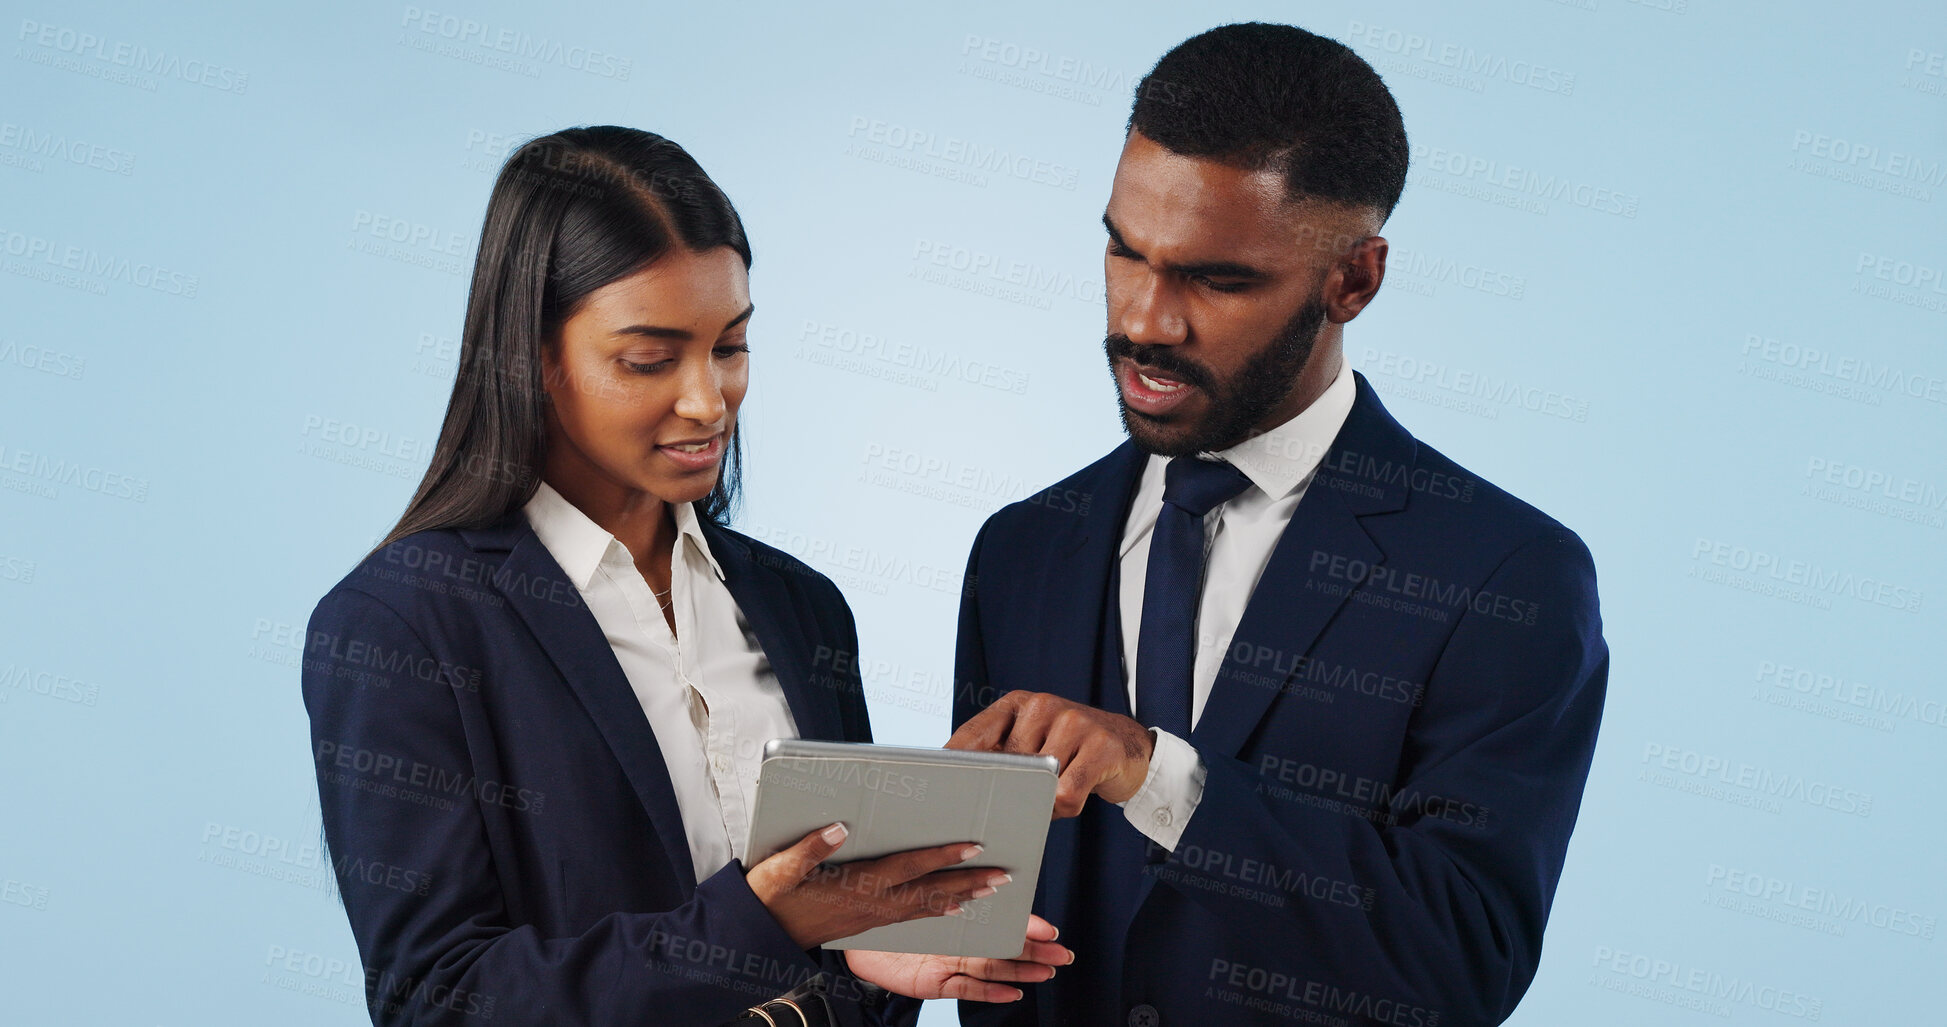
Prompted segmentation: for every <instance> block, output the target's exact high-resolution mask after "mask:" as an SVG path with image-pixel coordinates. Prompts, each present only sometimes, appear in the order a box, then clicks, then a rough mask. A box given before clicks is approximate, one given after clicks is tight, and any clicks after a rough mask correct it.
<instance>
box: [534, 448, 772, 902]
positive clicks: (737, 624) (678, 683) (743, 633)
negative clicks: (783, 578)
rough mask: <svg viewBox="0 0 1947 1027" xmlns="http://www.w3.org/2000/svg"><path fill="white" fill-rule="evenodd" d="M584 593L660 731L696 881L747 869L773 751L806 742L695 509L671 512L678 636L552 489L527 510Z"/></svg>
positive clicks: (639, 580)
mask: <svg viewBox="0 0 1947 1027" xmlns="http://www.w3.org/2000/svg"><path fill="white" fill-rule="evenodd" d="M522 512H523V513H525V514H526V515H527V522H528V523H529V524H531V525H533V527H534V534H535V535H537V536H539V537H540V540H541V544H542V545H543V546H546V547H547V550H548V553H549V554H550V555H552V556H553V557H554V560H555V562H556V563H558V564H560V565H561V569H562V570H564V571H566V572H567V573H568V578H569V580H571V581H573V582H574V584H575V588H577V589H579V590H580V592H581V597H582V600H583V601H584V602H586V603H587V604H588V610H589V612H590V613H593V614H594V615H595V622H596V623H597V624H599V625H601V628H602V634H604V635H606V636H608V643H609V645H610V646H611V647H613V648H614V650H615V659H616V661H617V662H618V663H620V664H621V665H622V673H623V674H624V675H626V676H627V677H628V679H629V687H630V688H631V689H633V690H634V691H635V696H636V700H637V701H638V702H640V703H641V704H642V712H643V714H644V715H645V716H647V717H648V718H649V726H650V728H652V729H653V730H654V731H655V733H656V745H657V746H658V747H660V748H661V749H662V754H663V762H664V763H666V764H667V765H668V767H669V783H670V786H671V787H672V788H674V789H675V792H676V806H677V808H678V809H680V810H681V811H682V814H683V833H684V834H686V835H688V842H689V849H690V860H691V861H692V862H693V863H694V864H695V866H696V879H697V880H698V881H701V880H703V879H704V878H706V877H709V876H710V875H711V874H714V873H716V872H717V871H718V870H721V869H722V868H723V865H724V864H725V863H728V862H730V860H731V859H733V858H735V859H742V858H743V856H744V843H745V842H746V841H747V840H748V836H749V834H750V813H751V807H752V805H753V804H754V803H755V801H756V798H757V770H758V764H759V763H760V762H761V761H762V756H763V748H764V743H765V742H768V741H770V740H771V739H773V738H796V737H797V736H798V727H797V722H796V721H795V720H794V719H792V716H791V707H790V704H789V703H788V702H787V701H786V700H785V698H784V690H783V689H782V688H781V687H780V686H779V685H778V681H777V675H776V674H774V673H773V672H772V670H771V661H770V660H769V659H768V658H767V657H765V655H764V650H763V649H762V648H761V647H760V646H759V645H758V644H757V636H756V635H755V634H753V633H752V632H751V629H750V622H749V621H748V620H747V619H746V618H745V617H744V612H743V611H742V610H740V609H738V608H737V603H736V600H735V599H733V598H732V597H731V595H730V589H729V588H728V587H727V586H725V585H724V583H723V568H722V567H720V566H718V564H717V560H716V557H714V556H712V555H711V554H710V546H709V543H708V542H706V541H704V538H703V533H702V532H701V531H700V530H699V529H698V528H697V522H696V511H695V510H693V509H691V507H690V504H688V503H679V504H675V505H673V506H672V507H671V513H672V515H673V516H674V517H675V520H676V541H675V549H674V552H673V553H672V554H671V556H670V561H669V589H670V594H669V598H670V607H671V611H672V613H673V614H674V616H675V620H676V632H675V634H671V633H670V630H669V623H668V622H667V621H665V620H664V619H663V611H662V606H661V605H660V604H658V603H657V602H656V596H655V593H654V592H652V591H651V590H650V588H649V583H648V582H647V581H646V580H644V579H643V577H642V572H641V571H639V570H637V569H636V565H635V558H634V557H633V556H631V555H630V553H629V549H628V547H627V546H624V545H623V544H622V543H621V541H620V540H618V539H617V538H616V537H615V536H614V535H611V534H609V533H608V531H607V530H605V529H604V528H603V527H602V526H601V525H599V524H596V523H595V522H594V521H593V520H591V519H590V518H589V516H588V515H587V514H585V513H582V512H581V510H579V509H577V508H576V507H575V505H574V504H572V503H570V502H568V500H567V499H565V498H563V496H562V495H561V493H559V492H556V491H555V490H554V489H553V488H552V487H551V486H549V485H548V484H547V483H546V482H543V483H542V484H541V487H540V489H539V490H538V491H536V492H535V493H534V498H533V499H531V500H529V501H528V503H527V505H526V506H525V507H523V508H522Z"/></svg>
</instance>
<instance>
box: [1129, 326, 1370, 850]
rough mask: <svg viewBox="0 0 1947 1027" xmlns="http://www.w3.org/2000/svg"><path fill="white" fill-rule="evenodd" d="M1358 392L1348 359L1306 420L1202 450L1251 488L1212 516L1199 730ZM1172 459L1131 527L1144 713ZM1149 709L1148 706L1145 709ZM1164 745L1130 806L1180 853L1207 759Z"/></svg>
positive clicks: (1154, 463) (1150, 472)
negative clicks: (1155, 552) (1155, 556)
mask: <svg viewBox="0 0 1947 1027" xmlns="http://www.w3.org/2000/svg"><path fill="white" fill-rule="evenodd" d="M1357 394H1358V389H1357V386H1356V385H1355V383H1354V382H1353V379H1352V372H1351V371H1350V370H1349V369H1347V367H1346V365H1345V361H1344V360H1343V359H1341V360H1340V361H1339V373H1338V376H1337V377H1335V378H1333V379H1332V384H1330V385H1328V386H1326V387H1325V391H1324V393H1322V394H1321V395H1320V396H1319V397H1318V398H1317V399H1316V400H1313V401H1312V404H1311V405H1310V406H1308V407H1306V408H1305V409H1304V410H1302V411H1300V412H1299V413H1298V415H1297V416H1296V417H1293V418H1292V419H1291V420H1289V421H1286V422H1284V423H1283V424H1281V425H1278V426H1277V427H1276V428H1273V429H1271V430H1270V431H1268V432H1266V433H1264V434H1262V435H1259V436H1256V437H1254V438H1250V439H1246V440H1245V441H1243V442H1240V443H1238V444H1237V445H1235V446H1232V447H1231V448H1229V449H1226V450H1224V451H1223V452H1221V453H1198V454H1197V456H1198V457H1201V458H1203V459H1217V458H1222V459H1224V460H1228V461H1230V463H1231V464H1232V465H1234V466H1235V467H1236V468H1237V469H1238V470H1240V471H1243V472H1244V475H1245V476H1246V477H1248V478H1250V479H1251V484H1250V485H1249V486H1247V487H1246V488H1245V489H1244V491H1243V492H1240V493H1238V494H1237V496H1236V497H1235V498H1233V499H1231V500H1230V501H1229V502H1226V503H1223V504H1220V505H1219V506H1217V508H1216V509H1213V510H1211V511H1210V512H1209V513H1207V514H1205V515H1204V518H1203V532H1204V554H1205V555H1204V571H1203V590H1202V593H1201V595H1200V597H1199V599H1198V602H1197V629H1196V631H1197V634H1196V639H1197V648H1196V659H1195V662H1194V664H1193V665H1192V671H1191V678H1190V682H1191V695H1190V700H1191V701H1190V725H1191V727H1193V728H1194V727H1195V726H1196V723H1197V719H1198V718H1200V717H1202V716H1203V707H1204V705H1205V704H1206V703H1207V702H1209V700H1210V689H1211V686H1212V684H1214V683H1215V682H1216V680H1217V672H1218V670H1220V669H1222V667H1223V663H1224V654H1225V653H1226V652H1227V651H1228V650H1229V649H1230V639H1231V635H1232V634H1234V633H1235V632H1236V631H1237V625H1238V622H1239V621H1241V620H1243V619H1244V607H1245V605H1246V604H1248V603H1249V602H1250V598H1251V592H1252V591H1253V590H1254V589H1256V588H1257V579H1258V577H1259V576H1260V575H1262V574H1263V573H1264V567H1265V564H1267V563H1269V562H1270V561H1271V550H1272V549H1273V548H1274V547H1276V546H1277V544H1278V537H1279V536H1281V535H1283V534H1284V529H1285V525H1287V524H1289V523H1291V513H1292V511H1294V510H1296V509H1298V502H1299V500H1301V499H1304V498H1305V489H1306V488H1307V487H1308V486H1309V485H1310V484H1311V480H1312V476H1313V474H1314V473H1315V472H1316V471H1317V470H1318V465H1319V463H1320V462H1321V461H1322V460H1324V459H1325V451H1326V450H1327V449H1329V448H1330V447H1331V445H1332V440H1333V439H1335V438H1337V437H1338V434H1339V429H1340V428H1341V427H1343V426H1344V425H1345V418H1346V415H1347V414H1349V413H1351V412H1352V400H1353V398H1354V397H1355V396H1357ZM1168 465H1169V459H1168V458H1167V457H1161V456H1156V455H1154V454H1151V456H1150V457H1149V461H1148V463H1147V464H1145V465H1144V467H1143V476H1142V483H1141V484H1140V485H1139V486H1138V488H1137V490H1136V498H1135V500H1134V502H1133V503H1132V504H1131V505H1130V507H1129V519H1128V520H1127V521H1126V522H1124V524H1123V527H1122V548H1121V551H1120V552H1121V571H1122V588H1121V592H1120V594H1119V596H1118V599H1119V600H1120V604H1121V615H1122V670H1123V680H1124V682H1125V684H1126V685H1127V686H1128V688H1129V708H1130V709H1132V710H1134V709H1136V643H1137V641H1138V640H1139V638H1140V635H1141V630H1142V619H1143V583H1144V581H1145V579H1146V578H1147V577H1148V575H1149V540H1150V536H1151V535H1152V533H1153V531H1154V529H1155V527H1156V516H1157V514H1159V513H1161V512H1162V509H1163V471H1164V468H1165V467H1167V466H1168ZM1138 712H1139V713H1140V711H1138ZM1152 733H1153V734H1154V735H1155V736H1156V749H1155V752H1154V753H1153V754H1152V755H1151V756H1150V759H1149V774H1148V776H1147V777H1145V778H1144V779H1143V784H1142V788H1140V789H1139V790H1138V791H1137V792H1136V794H1135V795H1133V796H1130V798H1129V799H1128V800H1127V801H1126V802H1124V803H1122V810H1123V813H1124V814H1125V815H1126V816H1128V818H1129V822H1130V823H1131V824H1133V825H1135V827H1136V829H1137V830H1139V831H1141V832H1142V833H1143V834H1145V835H1148V836H1149V838H1150V840H1152V841H1154V842H1156V844H1158V845H1161V846H1163V847H1165V848H1167V849H1169V850H1171V851H1175V849H1176V843H1177V842H1178V841H1179V840H1181V839H1182V837H1183V828H1184V826H1185V825H1187V824H1188V823H1189V822H1190V815H1191V814H1192V813H1195V812H1196V808H1197V802H1198V800H1200V799H1202V798H1203V783H1204V778H1205V770H1204V766H1203V760H1202V759H1201V758H1200V757H1199V756H1198V755H1197V751H1196V749H1195V748H1193V747H1192V746H1191V745H1190V743H1189V742H1188V741H1186V740H1184V739H1182V738H1178V737H1177V736H1175V735H1173V734H1170V733H1169V732H1167V731H1156V730H1154V729H1152Z"/></svg>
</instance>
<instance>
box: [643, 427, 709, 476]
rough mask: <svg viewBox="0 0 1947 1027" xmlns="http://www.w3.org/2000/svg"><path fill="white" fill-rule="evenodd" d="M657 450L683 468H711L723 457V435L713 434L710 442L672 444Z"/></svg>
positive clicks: (700, 469) (691, 469)
mask: <svg viewBox="0 0 1947 1027" xmlns="http://www.w3.org/2000/svg"><path fill="white" fill-rule="evenodd" d="M656 452H658V453H661V454H662V455H663V456H664V457H665V458H667V459H668V460H669V462H670V463H673V464H675V465H676V466H678V467H680V468H682V469H683V470H686V471H704V470H709V469H710V468H712V467H715V466H716V465H717V461H719V460H721V459H723V436H721V435H716V436H712V437H711V438H710V440H709V441H708V442H704V443H701V444H697V443H683V444H678V445H672V446H657V447H656Z"/></svg>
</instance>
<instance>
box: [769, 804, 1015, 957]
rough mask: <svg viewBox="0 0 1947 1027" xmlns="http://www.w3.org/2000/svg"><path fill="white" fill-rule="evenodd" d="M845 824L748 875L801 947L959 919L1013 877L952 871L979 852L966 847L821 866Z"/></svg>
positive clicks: (814, 835)
mask: <svg viewBox="0 0 1947 1027" xmlns="http://www.w3.org/2000/svg"><path fill="white" fill-rule="evenodd" d="M845 834H846V831H845V825H844V824H833V825H832V826H830V827H827V828H825V829H824V830H822V831H813V832H812V833H810V834H808V835H805V836H804V837H803V838H801V839H799V840H798V842H797V844H795V845H793V846H791V847H790V848H788V849H785V850H784V851H782V852H780V853H778V854H777V855H775V856H772V857H771V858H769V859H767V860H765V861H763V862H762V863H759V864H757V865H756V866H754V867H751V868H750V870H749V871H748V872H746V873H745V874H744V880H746V881H747V882H749V884H750V890H751V891H752V892H755V893H756V895H757V900H758V901H759V902H762V903H763V904H764V908H765V909H768V910H770V911H771V915H772V916H773V917H776V918H777V922H778V923H779V924H780V925H782V926H783V928H784V931H785V933H786V934H789V935H790V936H791V940H792V941H793V942H796V943H797V944H798V945H799V946H800V947H802V948H807V949H808V948H812V947H813V946H817V945H823V944H824V943H826V942H828V941H835V940H837V939H839V938H848V937H851V936H852V935H854V934H857V933H859V932H860V931H866V930H870V929H872V928H874V927H884V926H885V925H887V924H897V923H903V922H905V921H907V920H917V919H919V918H921V917H928V916H942V915H953V914H957V913H959V912H960V903H961V902H962V901H964V900H967V899H984V898H986V897H987V896H989V895H992V894H994V890H995V889H996V888H999V887H1000V886H1001V885H1004V884H1006V883H1007V882H1008V881H1010V880H1013V878H1011V877H1009V876H1008V875H1006V874H1004V873H1002V872H1000V871H999V870H994V869H992V868H988V869H984V870H974V869H963V870H946V869H943V868H945V867H950V866H953V865H954V864H956V863H964V862H966V861H967V860H970V859H972V858H974V857H975V856H978V855H980V846H978V845H972V844H968V843H965V842H956V843H954V844H952V845H940V846H935V847H934V848H930V849H913V850H911V851H908V852H895V853H893V854H892V855H890V856H882V857H880V858H879V859H873V860H860V861H858V862H855V863H847V864H845V865H843V866H837V867H822V866H820V864H822V863H824V862H825V861H826V860H827V859H830V858H831V856H832V854H833V853H835V852H837V851H838V847H839V846H841V845H843V844H845Z"/></svg>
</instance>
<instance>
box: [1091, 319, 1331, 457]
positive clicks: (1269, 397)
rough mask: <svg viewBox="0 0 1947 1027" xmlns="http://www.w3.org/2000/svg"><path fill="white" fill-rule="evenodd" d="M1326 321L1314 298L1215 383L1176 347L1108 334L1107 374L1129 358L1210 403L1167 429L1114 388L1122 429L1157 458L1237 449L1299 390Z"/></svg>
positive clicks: (1105, 347)
mask: <svg viewBox="0 0 1947 1027" xmlns="http://www.w3.org/2000/svg"><path fill="white" fill-rule="evenodd" d="M1324 320H1325V301H1324V298H1323V297H1320V296H1313V297H1312V298H1311V299H1310V300H1307V301H1306V302H1305V305H1304V306H1302V307H1299V308H1298V312H1297V313H1296V314H1293V315H1292V317H1291V320H1289V321H1286V322H1285V324H1284V327H1283V328H1280V329H1278V334H1277V335H1275V336H1273V337H1272V339H1271V341H1270V342H1269V343H1266V344H1265V346H1264V348H1263V349H1260V350H1258V351H1257V352H1256V353H1253V354H1251V358H1250V359H1249V360H1247V361H1245V362H1244V366H1243V367H1242V368H1240V369H1239V370H1238V372H1237V373H1236V374H1235V375H1232V376H1231V377H1230V378H1229V379H1228V380H1225V381H1218V380H1216V376H1215V375H1214V374H1212V373H1211V372H1210V370H1209V369H1208V368H1206V367H1204V366H1203V365H1201V364H1197V363H1193V362H1191V361H1189V360H1186V359H1184V358H1183V357H1181V356H1179V355H1178V353H1177V347H1175V346H1159V345H1155V344H1149V345H1140V346H1139V345H1137V344H1136V343H1133V342H1130V341H1129V337H1128V336H1126V335H1111V336H1109V337H1108V338H1106V339H1104V340H1102V347H1103V349H1104V350H1105V351H1106V352H1107V353H1108V357H1109V369H1110V373H1111V374H1114V371H1115V360H1116V358H1117V357H1128V358H1129V359H1130V360H1132V361H1134V362H1135V363H1136V364H1137V365H1139V366H1142V367H1147V368H1149V369H1151V370H1154V371H1156V372H1158V373H1160V374H1165V375H1168V376H1169V377H1170V378H1173V379H1175V380H1176V381H1180V382H1183V383H1184V384H1186V385H1191V386H1195V387H1196V388H1197V389H1199V390H1200V391H1202V392H1203V394H1204V397H1205V398H1206V399H1207V400H1208V403H1207V404H1206V406H1205V408H1204V414H1203V419H1202V420H1200V421H1197V422H1194V423H1189V424H1182V425H1176V424H1171V425H1169V427H1165V426H1164V422H1161V421H1159V420H1157V419H1156V418H1152V417H1150V416H1148V415H1146V414H1141V413H1137V412H1135V411H1132V410H1130V409H1129V404H1128V403H1127V402H1125V401H1123V399H1122V390H1121V388H1120V387H1118V388H1117V389H1116V401H1117V403H1119V404H1120V405H1121V407H1122V427H1123V429H1124V430H1126V431H1127V432H1128V433H1129V437H1130V438H1131V439H1132V440H1134V441H1135V443H1136V445H1137V446H1138V447H1139V448H1141V449H1142V450H1144V451H1145V452H1150V453H1155V454H1157V455H1159V456H1187V455H1189V454H1191V453H1203V452H1217V451H1219V450H1225V449H1229V448H1230V447H1232V446H1235V445H1237V444H1238V443H1240V442H1242V441H1244V440H1245V439H1247V438H1249V437H1250V435H1251V430H1252V429H1253V428H1254V427H1256V425H1257V424H1258V422H1260V421H1262V420H1264V418H1265V416H1266V415H1267V414H1269V413H1270V412H1271V410H1272V409H1273V408H1274V407H1276V406H1277V405H1278V404H1279V403H1281V402H1283V401H1284V399H1285V397H1287V396H1289V395H1291V390H1292V389H1294V388H1296V387H1297V386H1298V374H1299V372H1301V371H1303V370H1304V368H1305V362H1306V361H1307V360H1310V359H1311V355H1312V344H1313V343H1315V342H1316V341H1317V340H1318V329H1319V326H1320V325H1321V324H1323V322H1324ZM1172 428H1173V429H1174V430H1171V429H1172Z"/></svg>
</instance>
